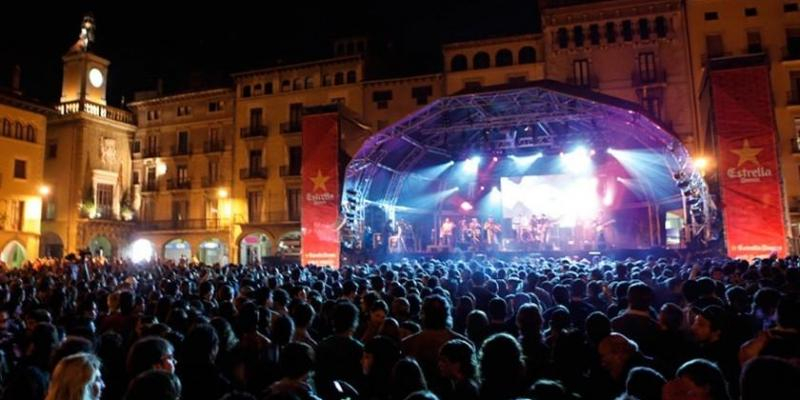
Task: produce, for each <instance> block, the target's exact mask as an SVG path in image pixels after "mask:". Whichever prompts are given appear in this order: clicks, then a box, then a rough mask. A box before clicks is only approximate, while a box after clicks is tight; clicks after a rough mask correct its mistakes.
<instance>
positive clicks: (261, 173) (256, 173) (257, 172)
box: [239, 167, 267, 179]
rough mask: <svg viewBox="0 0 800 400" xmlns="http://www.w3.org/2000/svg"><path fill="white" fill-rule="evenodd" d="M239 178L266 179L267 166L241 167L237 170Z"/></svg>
mask: <svg viewBox="0 0 800 400" xmlns="http://www.w3.org/2000/svg"><path fill="white" fill-rule="evenodd" d="M239 179H267V168H266V167H259V168H242V169H240V170H239Z"/></svg>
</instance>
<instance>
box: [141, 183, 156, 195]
mask: <svg viewBox="0 0 800 400" xmlns="http://www.w3.org/2000/svg"><path fill="white" fill-rule="evenodd" d="M157 191H158V182H157V181H152V182H146V183H145V184H144V185H142V192H157Z"/></svg>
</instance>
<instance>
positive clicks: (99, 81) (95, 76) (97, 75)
mask: <svg viewBox="0 0 800 400" xmlns="http://www.w3.org/2000/svg"><path fill="white" fill-rule="evenodd" d="M89 83H91V84H92V86H94V87H96V88H99V87H101V86H103V73H102V72H100V70H99V69H97V68H92V69H90V70H89Z"/></svg>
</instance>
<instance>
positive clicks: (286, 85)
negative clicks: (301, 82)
mask: <svg viewBox="0 0 800 400" xmlns="http://www.w3.org/2000/svg"><path fill="white" fill-rule="evenodd" d="M291 89H292V82H291V81H289V80H288V79H284V80H282V81H281V92H288V91H289V90H291Z"/></svg>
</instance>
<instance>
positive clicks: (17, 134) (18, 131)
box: [14, 122, 22, 139]
mask: <svg viewBox="0 0 800 400" xmlns="http://www.w3.org/2000/svg"><path fill="white" fill-rule="evenodd" d="M14 139H22V123H20V122H17V123H16V124H14Z"/></svg>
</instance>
